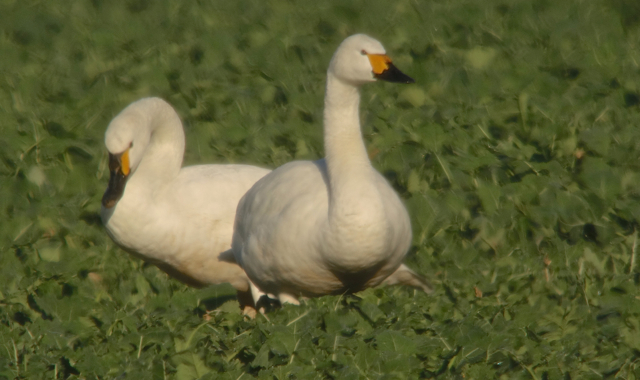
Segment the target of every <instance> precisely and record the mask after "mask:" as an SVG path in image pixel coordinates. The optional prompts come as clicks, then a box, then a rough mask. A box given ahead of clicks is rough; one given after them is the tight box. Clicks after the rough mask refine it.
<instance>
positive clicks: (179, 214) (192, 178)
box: [100, 98, 269, 315]
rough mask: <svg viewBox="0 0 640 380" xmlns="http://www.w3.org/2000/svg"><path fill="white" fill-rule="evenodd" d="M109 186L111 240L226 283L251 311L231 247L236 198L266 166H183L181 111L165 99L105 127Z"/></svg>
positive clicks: (136, 106)
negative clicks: (177, 110)
mask: <svg viewBox="0 0 640 380" xmlns="http://www.w3.org/2000/svg"><path fill="white" fill-rule="evenodd" d="M105 144H106V147H107V150H108V151H109V170H110V174H111V175H110V179H109V185H108V188H107V190H106V192H105V193H104V196H103V198H102V209H101V212H100V216H101V218H102V222H103V224H104V226H105V227H106V230H107V233H108V234H109V236H110V237H111V238H112V239H113V241H114V242H115V243H116V244H118V245H119V246H120V247H122V248H123V249H124V250H126V251H127V252H129V253H131V254H132V255H134V256H136V257H139V258H142V259H143V260H145V261H147V262H150V263H152V264H155V265H156V266H158V267H159V268H160V269H162V270H163V271H165V272H166V273H168V274H169V275H171V276H172V277H175V278H177V279H178V280H180V281H182V282H184V283H186V284H188V285H191V286H196V287H202V286H206V285H209V284H221V283H230V284H231V285H232V286H233V287H234V288H235V289H236V290H237V291H238V298H239V301H240V305H241V307H242V308H243V310H244V312H245V314H248V315H254V314H255V309H254V308H253V305H254V302H253V300H252V298H251V292H250V288H249V279H248V277H247V276H246V274H245V272H244V270H243V269H242V268H241V267H240V266H239V265H238V264H237V263H236V262H235V259H234V257H233V254H232V253H231V251H230V248H231V238H232V234H233V221H234V217H235V211H236V207H237V205H238V201H239V200H240V198H241V197H242V196H243V195H244V194H245V192H246V191H247V190H248V189H249V188H250V187H251V186H252V185H253V184H254V183H255V182H256V181H258V180H259V179H260V178H262V177H263V176H264V175H265V174H267V173H269V170H267V169H263V168H258V167H255V166H248V165H197V166H188V167H184V168H183V167H182V158H183V155H184V149H185V136H184V130H183V128H182V123H181V121H180V117H179V116H178V115H177V113H176V112H175V110H174V109H173V108H172V107H171V106H170V105H169V104H168V103H167V102H165V101H164V100H162V99H159V98H144V99H141V100H138V101H136V102H134V103H132V104H130V105H129V106H128V107H126V108H125V109H124V110H123V111H122V112H121V113H120V114H118V115H117V116H116V117H115V118H114V119H113V120H112V121H111V123H110V124H109V126H108V128H107V131H106V133H105Z"/></svg>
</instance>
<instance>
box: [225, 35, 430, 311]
mask: <svg viewBox="0 0 640 380" xmlns="http://www.w3.org/2000/svg"><path fill="white" fill-rule="evenodd" d="M376 79H382V80H387V81H391V82H402V83H412V82H413V79H411V78H409V77H408V76H406V75H405V74H403V73H401V72H400V71H399V70H398V69H397V68H396V67H395V66H394V65H393V64H392V63H391V60H390V59H389V57H388V56H387V55H386V53H385V50H384V48H383V47H382V45H381V44H380V42H378V41H376V40H375V39H373V38H371V37H369V36H366V35H363V34H357V35H354V36H351V37H349V38H347V39H346V40H344V42H342V44H341V45H340V47H338V50H337V51H336V53H335V54H334V56H333V58H332V59H331V63H330V65H329V70H328V72H327V87H326V95H325V102H324V146H325V156H326V157H325V158H324V159H322V160H318V161H314V162H310V161H295V162H291V163H288V164H286V165H283V166H281V167H279V168H277V169H276V170H274V171H273V172H271V173H270V174H268V175H267V176H265V177H264V178H262V179H261V180H260V181H258V182H257V183H256V184H255V185H254V186H253V187H252V188H251V190H249V191H248V192H247V194H246V195H245V196H244V197H243V198H242V200H241V201H240V204H239V205H238V212H237V214H236V222H235V230H234V236H233V243H232V247H233V248H232V249H233V254H234V256H235V258H236V260H237V262H238V263H239V264H240V265H241V266H242V267H243V268H244V269H245V271H246V272H247V274H248V276H249V278H250V279H251V281H252V283H253V284H252V289H254V290H255V291H256V292H257V291H258V290H257V289H256V286H257V288H259V289H260V290H262V291H264V292H265V293H268V294H270V295H273V296H275V297H277V298H279V300H280V301H281V302H288V303H294V304H297V303H298V297H300V296H302V297H314V296H320V295H325V294H338V293H344V292H355V291H359V290H362V289H364V288H367V287H371V286H376V285H379V284H381V283H382V282H383V281H385V280H386V282H387V283H388V284H408V285H411V286H414V287H418V288H421V289H423V290H425V291H427V292H430V291H431V287H430V285H429V284H428V283H427V282H426V281H425V280H424V279H422V278H420V277H419V276H417V275H416V274H415V273H414V272H412V271H411V270H410V269H409V268H407V267H406V266H405V265H403V264H402V260H403V258H404V257H405V255H406V253H407V250H408V249H409V247H410V245H411V223H410V220H409V215H408V214H407V211H406V209H405V207H404V205H403V204H402V202H401V201H400V198H399V197H398V195H397V194H396V192H395V191H394V190H393V189H392V188H391V186H390V185H389V184H388V183H387V181H386V180H385V178H384V177H383V176H382V175H380V173H378V172H377V171H376V170H375V169H374V168H373V167H372V166H371V162H370V161H369V157H368V156H367V151H366V149H365V146H364V143H363V141H362V135H361V132H360V119H359V115H358V105H359V102H360V95H359V90H358V89H359V87H360V86H361V85H363V84H365V83H369V82H374V81H376ZM257 296H258V294H256V295H255V296H254V299H256V300H257Z"/></svg>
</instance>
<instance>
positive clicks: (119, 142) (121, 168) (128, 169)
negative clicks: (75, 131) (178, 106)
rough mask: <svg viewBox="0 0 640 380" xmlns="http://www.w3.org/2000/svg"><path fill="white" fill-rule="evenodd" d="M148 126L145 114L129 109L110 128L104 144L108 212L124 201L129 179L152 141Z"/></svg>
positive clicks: (104, 201) (112, 122)
mask: <svg viewBox="0 0 640 380" xmlns="http://www.w3.org/2000/svg"><path fill="white" fill-rule="evenodd" d="M134 104H135V103H134ZM145 125H148V121H147V120H146V118H145V115H144V114H142V113H140V112H136V111H135V108H130V107H127V108H125V109H124V110H123V111H122V112H121V113H120V114H119V115H118V116H116V117H115V118H114V119H113V120H112V121H111V123H109V127H107V131H106V133H105V139H104V142H105V145H106V146H107V150H108V151H109V185H108V187H107V191H105V193H104V195H103V197H102V205H103V206H104V207H105V208H107V209H109V208H112V207H114V206H115V205H116V204H117V203H118V201H119V200H120V198H122V195H123V194H124V187H125V185H126V183H127V180H128V179H129V177H130V176H131V174H132V173H133V172H134V171H135V169H136V168H137V167H138V164H139V163H140V161H141V160H142V156H143V153H144V149H145V147H146V146H147V145H148V144H149V139H150V133H149V131H145V129H144V126H145Z"/></svg>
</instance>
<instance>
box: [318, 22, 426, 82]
mask: <svg viewBox="0 0 640 380" xmlns="http://www.w3.org/2000/svg"><path fill="white" fill-rule="evenodd" d="M329 73H331V74H333V75H334V76H336V77H337V78H339V79H341V80H342V81H344V82H347V83H351V84H354V85H358V86H359V85H363V84H365V83H369V82H375V81H376V80H377V79H380V80H384V81H388V82H397V83H414V82H415V81H414V80H413V79H412V78H411V77H409V76H408V75H406V74H404V73H403V72H401V71H400V70H398V68H396V67H395V66H394V65H393V63H392V62H391V58H389V56H387V53H386V51H385V50H384V47H383V46H382V44H381V43H380V42H379V41H378V40H376V39H374V38H372V37H369V36H367V35H366V34H354V35H353V36H350V37H347V38H346V39H345V40H344V41H342V43H341V44H340V46H339V47H338V50H336V52H335V54H334V55H333V58H331V63H330V64H329Z"/></svg>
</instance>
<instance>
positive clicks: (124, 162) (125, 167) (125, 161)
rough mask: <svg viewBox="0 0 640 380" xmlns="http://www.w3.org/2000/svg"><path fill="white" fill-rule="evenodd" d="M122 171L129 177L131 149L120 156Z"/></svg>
mask: <svg viewBox="0 0 640 380" xmlns="http://www.w3.org/2000/svg"><path fill="white" fill-rule="evenodd" d="M120 169H121V170H122V174H124V175H129V171H130V169H131V168H130V167H129V149H127V150H125V151H124V153H122V156H120Z"/></svg>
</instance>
